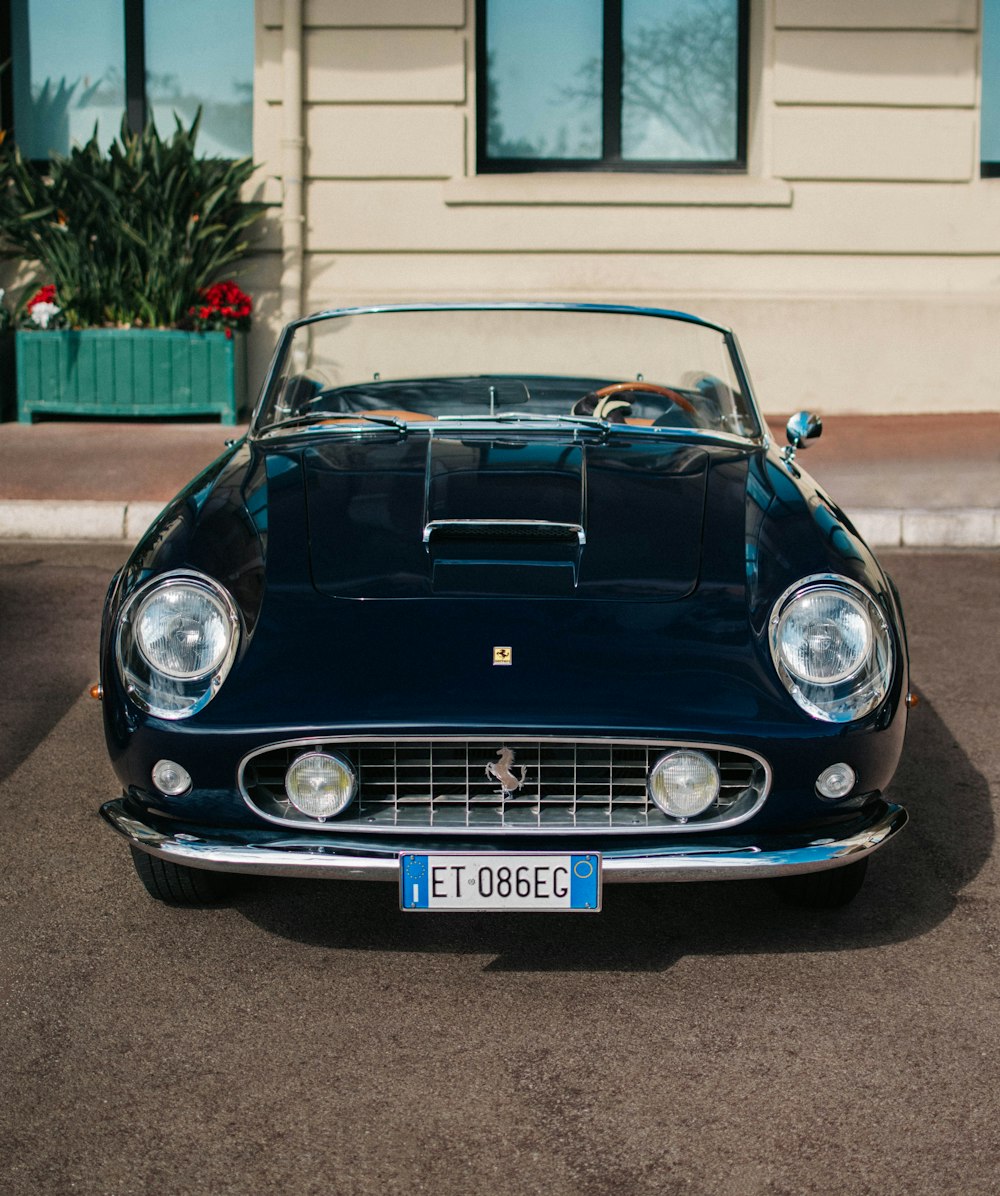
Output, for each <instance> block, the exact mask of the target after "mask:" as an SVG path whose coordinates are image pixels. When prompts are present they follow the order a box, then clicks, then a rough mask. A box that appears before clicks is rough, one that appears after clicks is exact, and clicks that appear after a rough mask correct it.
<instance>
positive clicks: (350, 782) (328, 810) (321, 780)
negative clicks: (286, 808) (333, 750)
mask: <svg viewBox="0 0 1000 1196" xmlns="http://www.w3.org/2000/svg"><path fill="white" fill-rule="evenodd" d="M285 792H286V793H287V795H288V800H289V801H290V802H291V803H292V805H293V806H294V807H295V808H296V810H298V811H300V813H302V814H308V815H309V817H310V818H332V817H333V816H334V815H335V814H339V813H340V812H341V810H343V809H345V808H346V806H347V805H348V804H349V802H350V800H351V798H352V797H353V796H354V773H353V771H352V770H351V768H350V766H349V765H348V764H346V763H345V762H344V761H343V760H341V759H340V758H339V757H338V756H329V755H327V754H326V752H307V753H306V754H305V755H304V756H299V758H298V759H297V760H296V761H294V763H293V764H292V766H291V768H289V770H288V772H287V773H285Z"/></svg>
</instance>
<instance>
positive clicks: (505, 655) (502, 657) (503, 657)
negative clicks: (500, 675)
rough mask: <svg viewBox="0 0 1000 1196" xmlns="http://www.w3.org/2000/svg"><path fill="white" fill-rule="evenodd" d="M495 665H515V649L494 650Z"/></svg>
mask: <svg viewBox="0 0 1000 1196" xmlns="http://www.w3.org/2000/svg"><path fill="white" fill-rule="evenodd" d="M493 663H494V664H513V663H514V649H513V648H494V649H493Z"/></svg>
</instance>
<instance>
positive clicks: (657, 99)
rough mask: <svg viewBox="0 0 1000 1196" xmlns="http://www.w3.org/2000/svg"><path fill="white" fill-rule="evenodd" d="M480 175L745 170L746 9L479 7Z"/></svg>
mask: <svg viewBox="0 0 1000 1196" xmlns="http://www.w3.org/2000/svg"><path fill="white" fill-rule="evenodd" d="M477 13H478V26H477V65H478V78H477V87H478V132H479V138H478V141H479V145H478V151H479V169H480V170H481V171H504V170H545V169H556V170H565V169H584V170H585V169H605V170H607V169H618V170H629V169H632V170H637V169H650V168H654V169H689V170H705V169H729V170H738V169H741V168H742V167H743V165H744V162H745V132H744V130H745V96H746V53H747V3H746V0H478V8H477Z"/></svg>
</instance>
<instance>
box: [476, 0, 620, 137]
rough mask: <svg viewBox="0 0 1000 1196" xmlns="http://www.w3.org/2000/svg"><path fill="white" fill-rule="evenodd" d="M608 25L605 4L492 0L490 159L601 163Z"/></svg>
mask: <svg viewBox="0 0 1000 1196" xmlns="http://www.w3.org/2000/svg"><path fill="white" fill-rule="evenodd" d="M602 22H603V3H602V0H490V4H489V8H488V12H487V28H486V37H487V47H488V67H487V69H488V74H489V97H488V104H489V113H488V124H487V146H488V153H489V155H490V157H494V158H582V159H588V158H600V156H601V71H602V50H601V43H602ZM587 77H591V78H593V79H594V84H593V86H592V87H589V88H588V89H587V91H586V94H584V95H578V94H577V93H578V92H579V90H580V81H581V78H587Z"/></svg>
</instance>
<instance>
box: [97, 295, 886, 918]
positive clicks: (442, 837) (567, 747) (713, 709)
mask: <svg viewBox="0 0 1000 1196" xmlns="http://www.w3.org/2000/svg"><path fill="white" fill-rule="evenodd" d="M819 430H820V424H819V421H818V419H816V418H815V417H813V416H810V415H808V413H805V412H802V413H800V414H799V415H798V416H795V417H793V419H792V420H791V421H789V428H788V435H789V441H790V443H789V444H788V445H787V446H786V447H785V448H783V449H782V450H780V451H779V449H778V448H777V447H776V446H775V445H774V444H773V443H772V440H771V436H770V433H769V432H768V429H767V427H766V425H765V423H764V421H763V419H762V418H761V415H760V412H759V410H758V407H757V403H756V401H755V399H754V395H753V391H752V388H751V385H750V379H749V377H748V375H747V371H746V367H745V365H744V363H743V359H742V357H741V354H740V351H739V347H738V345H737V342H736V339H735V337H734V336H733V335H732V334H731V333H730V332H729V331H727V330H726V329H724V328H720V327H717V326H716V325H714V324H711V323H708V322H707V321H704V320H700V319H696V318H695V317H693V316H689V315H684V314H682V313H680V312H672V311H660V310H650V309H638V308H623V307H611V306H601V305H568V304H537V303H536V304H527V303H519V304H490V305H483V304H463V305H437V306H415V305H414V306H397V307H377V308H354V309H345V310H339V311H331V312H325V313H323V314H321V315H317V316H311V317H309V318H307V319H303V320H298V321H296V322H295V323H293V324H291V325H289V326H288V327H287V328H286V329H285V331H284V332H283V334H282V336H281V339H280V342H279V344H278V348H277V351H276V353H275V356H274V359H273V362H272V364H271V367H270V371H269V374H268V377H267V381H266V383H265V385H264V388H263V392H262V395H261V399H260V402H259V404H258V407H257V410H256V412H255V415H254V418H253V421H252V424H251V427H250V431H249V434H248V435H247V437H246V438H245V439H243V440H241V441H240V442H239V443H237V444H235V445H233V446H232V447H231V448H230V449H229V450H228V451H227V452H226V453H225V454H224V455H223V456H222V457H220V458H219V460H218V461H216V462H215V463H214V464H213V465H212V466H210V467H209V468H208V469H207V470H206V471H205V472H204V473H202V474H201V475H200V476H199V477H197V478H196V479H195V480H194V481H193V482H192V483H191V484H190V485H189V486H188V487H187V488H186V489H185V490H183V491H182V492H181V494H179V495H178V496H177V498H176V499H174V501H173V502H171V504H170V505H169V506H168V507H167V508H166V509H165V510H164V511H163V513H162V514H161V515H160V516H159V518H158V519H157V520H156V522H155V523H154V524H153V526H152V527H151V528H150V529H149V531H148V532H147V533H146V535H145V536H144V538H143V539H142V541H141V543H140V544H139V545H138V547H137V548H136V550H135V552H134V553H133V554H132V557H131V559H130V560H129V561H128V563H127V564H126V566H125V567H124V568H123V570H122V571H121V573H120V574H119V575H118V577H117V578H116V580H115V582H114V584H113V586H112V588H111V592H110V594H109V598H108V603H107V609H106V613H105V618H104V626H103V646H102V687H103V700H104V714H105V725H106V732H107V742H108V748H109V750H110V754H111V759H112V762H113V765H114V768H115V771H116V773H117V775H118V777H119V779H120V781H121V785H122V790H123V792H122V795H121V796H120V797H119V798H117V799H115V800H113V801H110V802H108V803H107V804H106V805H105V806H104V807H103V809H102V813H103V815H104V817H105V818H106V819H107V821H108V822H109V823H110V824H111V826H112V827H114V829H115V830H117V831H118V832H119V833H120V834H121V835H122V836H123V837H124V838H125V840H126V841H127V842H128V844H129V846H130V848H131V852H132V859H133V862H134V864H135V867H136V870H137V872H138V874H139V877H140V879H141V880H142V882H143V884H144V885H145V887H146V888H147V890H148V891H149V892H150V893H151V894H152V895H153V896H154V897H157V898H159V899H161V900H164V901H168V902H175V903H184V904H201V903H203V902H207V901H210V900H213V899H216V898H217V897H219V896H220V895H222V894H223V893H224V891H225V885H226V883H227V882H229V881H231V880H232V876H231V874H233V873H259V874H264V875H271V876H315V877H328V878H331V879H342V880H383V881H389V882H391V883H392V884H395V885H396V886H398V889H399V894H400V902H401V905H402V907H403V908H404V909H408V910H411V909H412V910H424V911H428V910H429V911H434V910H481V909H498V910H499V909H536V910H566V911H583V910H589V911H593V910H598V909H600V907H601V897H602V888H603V885H605V884H609V883H612V882H621V881H629V882H630V881H682V880H730V879H748V878H752V877H763V878H770V879H772V880H773V881H774V883H775V885H776V886H777V888H778V889H779V891H780V892H781V893H783V894H784V896H786V897H787V898H789V899H790V900H793V901H798V902H803V903H807V904H812V905H824V906H833V905H840V904H843V903H844V902H846V901H848V900H850V898H851V897H853V896H854V895H855V893H856V892H857V891H858V889H859V887H860V885H861V883H862V881H863V879H864V874H865V869H866V867H867V864H868V856H869V855H870V854H871V853H872V852H873V851H875V850H876V849H877V848H879V847H881V846H882V845H883V844H884V843H886V842H887V841H888V840H889V839H890V838H891V837H892V836H893V835H894V834H895V833H896V832H897V831H898V830H899V829H900V828H901V827H902V826H903V825H904V823H905V822H906V814H905V812H904V810H903V809H901V808H900V807H899V806H897V805H894V804H892V803H891V802H889V801H887V800H886V797H885V791H886V788H887V786H888V785H889V782H890V780H891V778H892V775H893V772H894V770H895V768H896V765H897V762H898V760H899V756H900V751H901V748H902V743H903V732H904V726H905V721H906V718H905V716H906V705H907V701H908V680H907V653H906V640H905V634H904V630H903V620H902V615H901V612H900V607H899V600H898V597H897V594H896V592H895V590H894V588H893V585H892V582H891V581H890V579H889V578H888V577H887V576H886V574H885V573H884V572H883V570H882V569H881V568H880V566H879V564H878V562H877V561H876V560H875V558H874V557H873V555H872V553H871V551H870V550H869V549H868V547H867V546H866V545H865V543H864V542H863V540H862V539H861V538H860V536H859V535H858V533H857V531H856V530H855V529H854V528H853V527H852V525H851V523H850V520H849V519H848V518H847V517H846V516H845V514H844V513H843V511H841V510H840V509H839V508H838V507H837V506H836V504H835V503H834V502H832V501H831V499H829V498H828V497H827V495H826V494H824V493H823V491H822V490H821V489H819V488H818V487H817V486H816V484H815V483H814V482H812V481H811V479H810V478H809V477H808V476H807V475H805V474H804V473H802V472H801V471H800V469H799V466H798V463H797V461H796V458H795V450H796V449H797V448H799V446H800V444H801V443H804V442H805V441H806V440H807V439H808V438H809V437H811V436H815V435H817V434H818V433H819Z"/></svg>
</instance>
